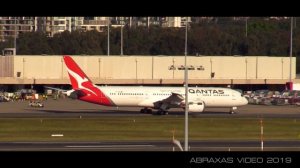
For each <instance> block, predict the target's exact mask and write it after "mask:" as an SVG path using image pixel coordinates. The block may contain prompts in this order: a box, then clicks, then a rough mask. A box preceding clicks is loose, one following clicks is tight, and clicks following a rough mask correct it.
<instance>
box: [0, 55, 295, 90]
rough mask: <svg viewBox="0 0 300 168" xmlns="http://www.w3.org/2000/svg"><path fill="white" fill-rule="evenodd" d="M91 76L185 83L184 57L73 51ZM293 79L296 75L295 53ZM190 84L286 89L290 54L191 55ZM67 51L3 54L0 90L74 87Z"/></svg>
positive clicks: (114, 81)
mask: <svg viewBox="0 0 300 168" xmlns="http://www.w3.org/2000/svg"><path fill="white" fill-rule="evenodd" d="M72 57H73V58H74V60H75V61H76V62H77V63H78V64H79V66H80V67H81V68H82V69H83V71H84V72H85V73H86V74H87V75H88V77H89V78H90V79H91V80H92V81H93V82H94V83H95V84H98V85H148V86H149V85H156V86H162V85H166V86H182V85H183V83H184V56H163V55H158V56H139V55H135V56H131V55H126V56H115V55H111V56H106V55H74V56H72ZM291 65H292V68H291V70H292V73H291V79H292V82H293V83H300V79H296V59H295V57H292V63H291ZM187 66H188V70H189V72H188V73H189V74H188V77H189V85H190V86H199V87H200V86H223V87H232V88H236V89H242V90H244V91H245V90H256V89H270V90H283V89H285V84H286V82H288V81H289V78H290V58H289V57H270V56H188V57H187ZM69 83H70V82H69V77H68V74H67V70H66V66H65V65H64V62H63V57H62V55H16V56H0V90H6V91H15V90H17V89H22V88H27V89H29V88H33V89H36V90H38V92H43V91H44V87H43V86H53V87H60V88H64V89H69V88H70V85H69Z"/></svg>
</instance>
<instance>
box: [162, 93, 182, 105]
mask: <svg viewBox="0 0 300 168" xmlns="http://www.w3.org/2000/svg"><path fill="white" fill-rule="evenodd" d="M183 100H184V97H183V96H182V95H181V94H179V93H173V92H172V95H171V96H169V97H168V98H166V99H163V100H162V102H163V103H169V104H178V103H181V102H182V101H183Z"/></svg>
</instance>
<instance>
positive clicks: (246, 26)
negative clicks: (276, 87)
mask: <svg viewBox="0 0 300 168" xmlns="http://www.w3.org/2000/svg"><path fill="white" fill-rule="evenodd" d="M247 35H248V18H247V17H246V38H247Z"/></svg>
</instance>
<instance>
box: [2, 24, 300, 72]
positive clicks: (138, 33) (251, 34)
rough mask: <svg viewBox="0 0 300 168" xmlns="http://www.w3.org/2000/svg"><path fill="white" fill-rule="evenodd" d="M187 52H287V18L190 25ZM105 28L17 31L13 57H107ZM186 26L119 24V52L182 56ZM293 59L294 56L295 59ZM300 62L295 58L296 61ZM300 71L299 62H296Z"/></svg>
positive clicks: (296, 49)
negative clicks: (96, 29)
mask: <svg viewBox="0 0 300 168" xmlns="http://www.w3.org/2000/svg"><path fill="white" fill-rule="evenodd" d="M298 34H299V28H297V27H296V25H295V27H294V31H293V56H297V57H298V55H300V36H298ZM109 35H110V55H120V53H121V28H120V27H117V28H113V27H112V28H110V32H109ZM187 44H188V53H187V54H188V55H220V56H222V55H224V56H230V55H242V56H256V55H258V56H289V52H290V20H289V19H283V20H268V21H266V20H264V19H257V18H251V19H249V20H248V22H247V26H246V23H245V20H240V21H232V19H230V18H220V19H218V21H215V20H213V21H211V22H199V23H190V24H189V26H188V42H187ZM13 46H14V39H13V38H10V39H7V40H6V41H5V42H0V49H1V50H2V49H3V48H10V47H13ZM107 48H108V47H107V31H106V30H104V32H97V31H86V32H83V31H78V30H77V31H72V32H68V31H65V32H62V33H58V34H55V35H54V36H53V37H47V35H46V34H45V33H42V32H29V33H23V34H20V35H19V37H18V38H17V54H18V55H41V54H47V55H63V54H69V55H107ZM184 51H185V27H182V28H163V27H161V26H150V27H145V26H138V27H131V28H130V27H128V25H126V26H124V27H123V53H124V55H184ZM297 59H298V58H297ZM297 62H299V61H297ZM297 67H299V68H297V70H299V71H300V64H298V63H297Z"/></svg>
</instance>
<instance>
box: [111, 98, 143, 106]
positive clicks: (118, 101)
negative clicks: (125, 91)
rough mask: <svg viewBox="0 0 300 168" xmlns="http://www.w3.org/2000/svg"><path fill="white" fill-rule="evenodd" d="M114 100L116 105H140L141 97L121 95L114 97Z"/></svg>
mask: <svg viewBox="0 0 300 168" xmlns="http://www.w3.org/2000/svg"><path fill="white" fill-rule="evenodd" d="M112 101H113V102H114V103H115V105H116V106H139V105H138V104H139V103H140V99H137V98H135V97H132V98H130V97H126V98H123V97H121V98H120V97H119V98H116V97H115V98H112Z"/></svg>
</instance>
